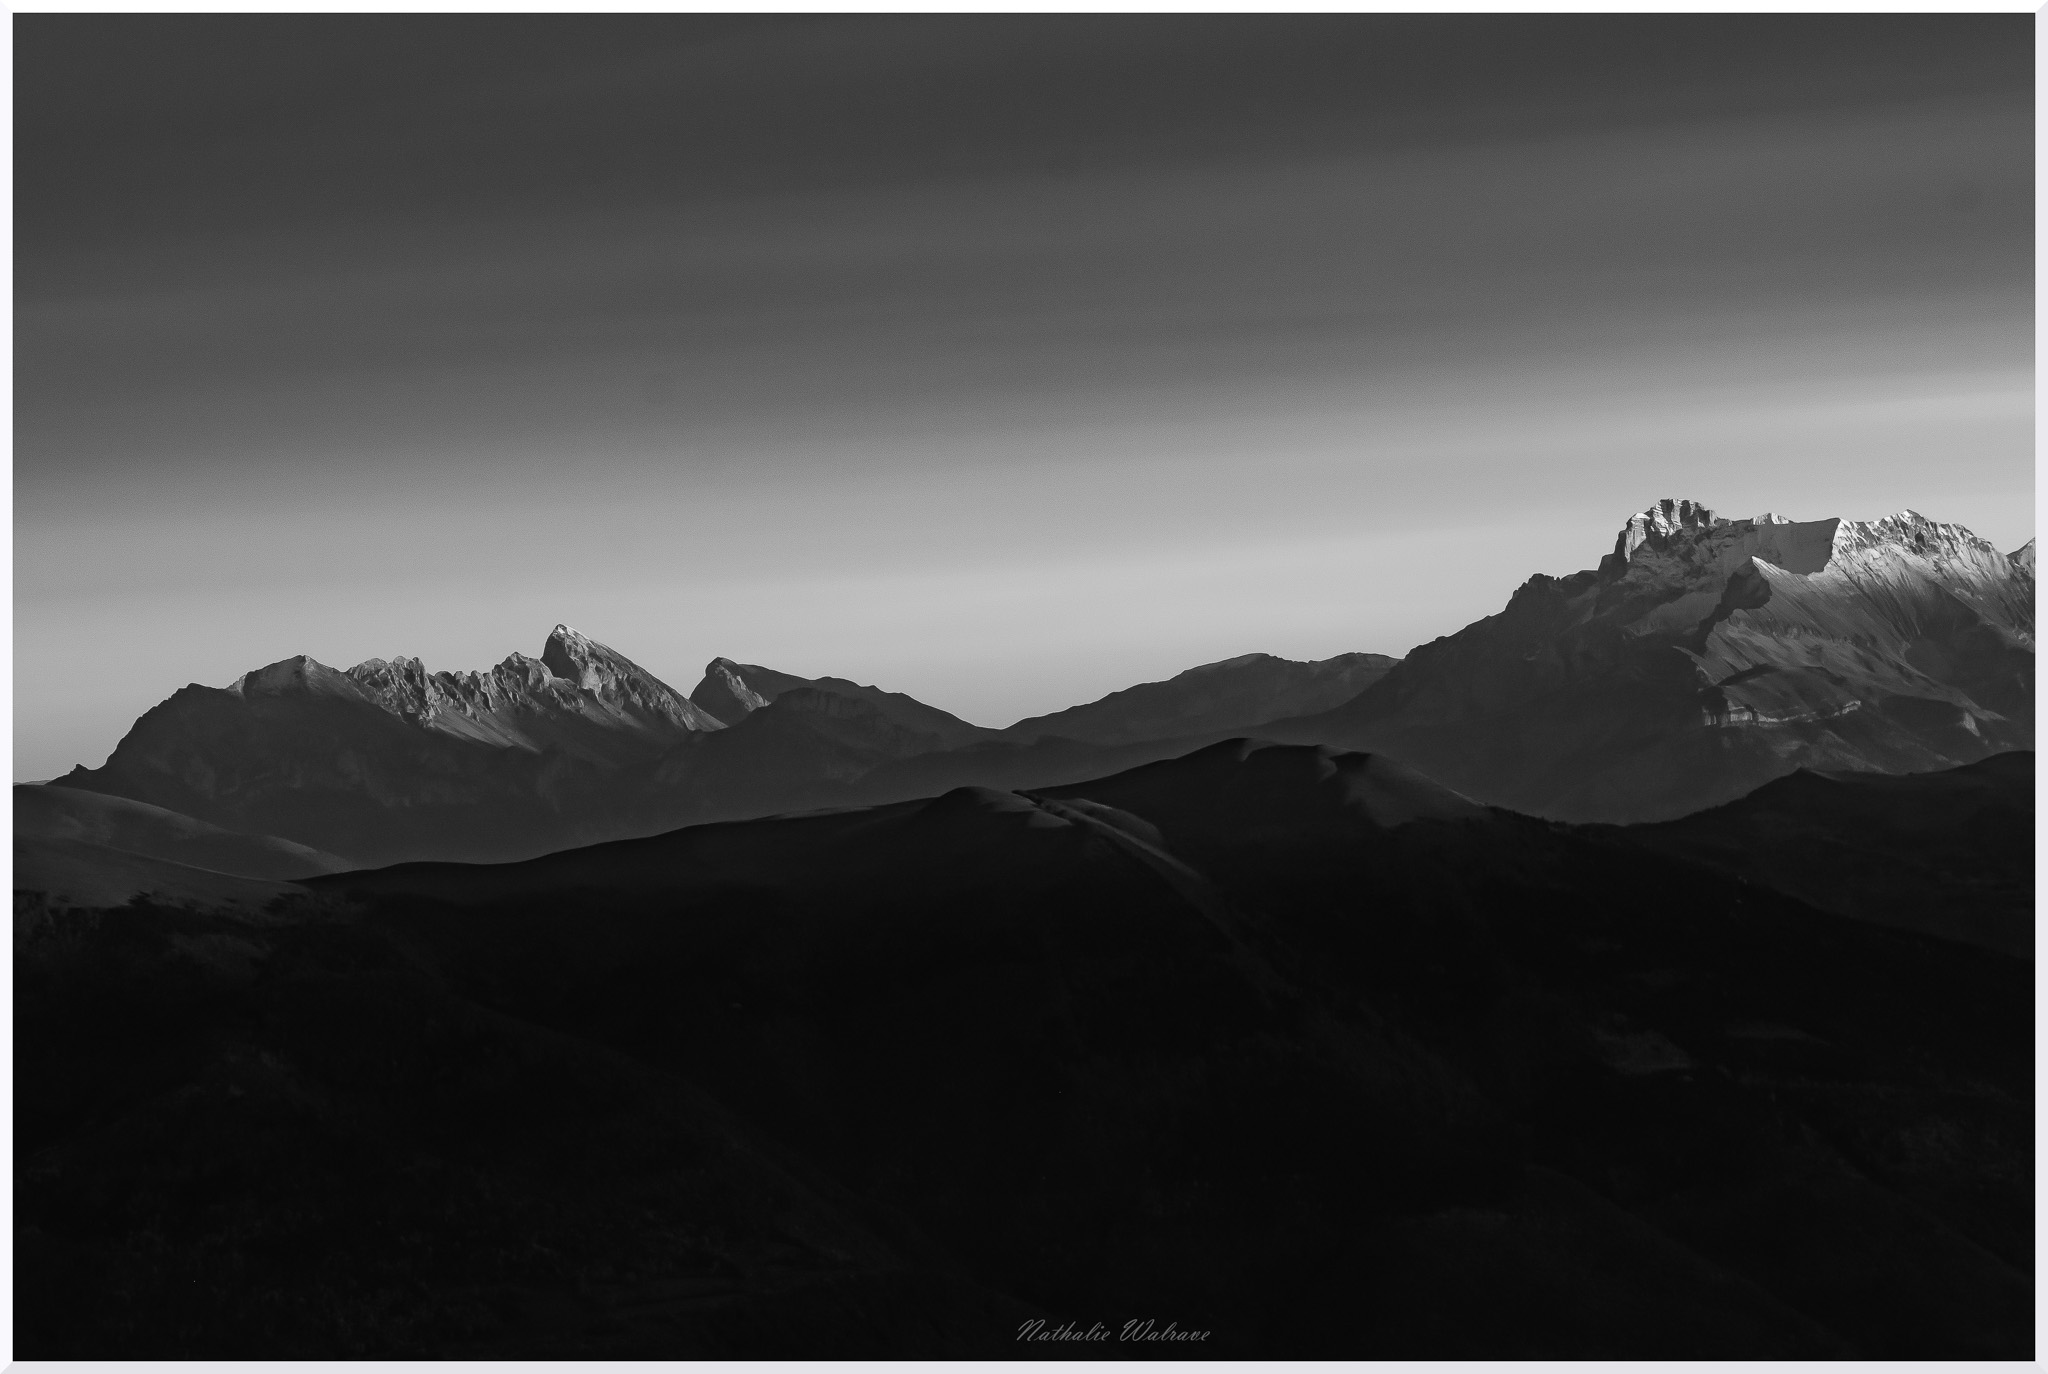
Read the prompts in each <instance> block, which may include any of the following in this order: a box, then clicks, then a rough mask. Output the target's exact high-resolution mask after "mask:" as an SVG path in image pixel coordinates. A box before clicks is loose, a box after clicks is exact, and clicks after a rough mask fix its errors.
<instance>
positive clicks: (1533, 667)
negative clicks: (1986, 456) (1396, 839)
mask: <svg viewBox="0 0 2048 1374" xmlns="http://www.w3.org/2000/svg"><path fill="white" fill-rule="evenodd" d="M2033 584H2034V579H2033V548H2032V545H2031V543H2030V544H2029V545H2028V546H2027V547H2026V548H2024V549H2022V550H2020V551H2018V552H2016V553H2015V554H2013V555H2011V556H2007V555H2005V554H2002V553H2000V552H1999V551H1998V550H1997V549H1996V548H1994V547H1992V546H1991V545H1990V544H1988V543H1986V542H1985V541H1984V540H1982V539H1979V538H1978V537H1977V536H1975V535H1973V534H1971V533H1970V532H1969V531H1968V530H1966V529H1963V528H1962V527H1960V526H1957V525H1951V524H1944V523H1941V522H1939V521H1934V520H1929V519H1928V518H1926V517H1925V516H1922V515H1919V514H1917V513H1915V512H1912V511H1905V512H1902V513H1900V514H1898V515H1895V516H1890V517H1887V518H1885V519H1882V520H1872V521H1849V520H1819V521H1791V520H1784V519H1780V518H1778V517H1775V516H1770V515H1764V516H1758V517H1756V518H1754V519H1736V520H1731V519H1724V518H1722V517H1720V516H1718V515H1716V514H1715V513H1714V512H1713V511H1711V510H1708V509H1707V508H1705V507H1703V506H1701V505H1699V504H1697V503H1695V502H1691V501H1675V500H1667V501H1662V502H1660V503H1658V504H1657V505H1655V506H1652V507H1651V508H1650V509H1648V510H1645V511H1643V512H1641V513H1639V514H1637V515H1634V516H1632V517H1630V519H1629V520H1628V522H1627V523H1626V524H1625V525H1624V526H1623V527H1622V529H1621V531H1620V533H1619V534H1618V535H1617V536H1616V539H1615V544H1614V549H1613V551H1612V552H1611V553H1609V554H1608V555H1607V556H1606V557H1605V558H1603V559H1602V560H1601V562H1600V565H1599V566H1598V568H1596V569H1593V570H1590V571H1587V572H1581V573H1575V574H1573V575H1572V576H1570V577H1563V578H1553V577H1546V576H1542V575H1538V576H1536V577H1532V578H1531V579H1529V581H1528V582H1527V583H1525V584H1524V585H1523V586H1522V587H1521V588H1520V589H1519V590H1518V591H1517V592H1516V593H1515V595H1514V596H1513V598H1512V599H1511V600H1510V601H1509V603H1508V605H1507V607H1506V609H1504V610H1503V611H1501V612H1500V614H1498V615H1495V616H1490V617H1488V618H1486V619H1485V620H1481V621H1478V622H1476V623H1474V624H1472V625H1470V626H1467V627H1466V628H1465V629H1463V630H1461V631H1459V632H1458V633H1457V634H1455V635H1451V636H1447V637H1446V638H1443V639H1439V640H1437V641H1435V642H1434V643H1432V644H1428V645H1424V646H1423V647H1421V648H1419V649H1417V650H1416V651H1415V652H1414V653H1413V654H1411V655H1410V656H1409V657H1408V659H1407V660H1405V661H1404V662H1403V663H1402V664H1401V666H1400V667H1398V668H1396V669H1394V670H1393V671H1392V672H1390V673H1389V674H1388V675H1387V676H1386V677H1385V679H1384V680H1382V681H1381V682H1379V683H1377V684H1375V685H1374V686H1372V687H1370V688H1368V689H1367V690H1366V691H1365V692H1363V693H1362V694H1361V695H1360V696H1359V697H1358V698H1357V699H1355V700H1354V701H1352V702H1351V703H1349V704H1347V705H1346V706H1344V707H1342V708H1340V709H1339V710H1337V711H1334V712H1331V713H1329V714H1328V715H1326V716H1324V717H1321V718H1319V719H1316V720H1313V721H1309V722H1292V723H1289V724H1288V725H1287V726H1285V727H1282V728H1281V729H1279V730H1276V731H1274V732H1272V733H1275V734H1278V735H1280V736H1282V737H1287V738H1316V739H1323V740H1328V741H1329V742H1332V743H1343V744H1346V745H1351V746H1359V747H1372V748H1379V749H1385V750H1387V751H1388V752H1390V753H1393V754H1394V755H1395V756H1397V757H1400V758H1403V759H1406V760H1407V761H1409V762H1411V763H1413V764H1414V765H1415V766H1417V767H1419V768H1421V769H1423V770H1424V771H1425V772H1428V773H1430V774H1431V775H1432V776H1435V777H1438V778H1440V779H1442V780H1443V781H1445V782H1447V783H1449V784H1450V785H1452V786H1454V787H1458V788H1460V789H1461V790H1464V791H1467V792H1470V793H1471V794H1472V795H1474V796H1477V797H1480V798H1482V799H1484V800H1487V801H1490V802H1495V803H1498V804H1501V805H1505V806H1511V807H1515V808H1517V809H1520V810H1525V811H1530V812H1533V813H1536V814H1541V815H1549V816H1553V817H1556V818H1558V819H1570V820H1602V821H1635V820H1645V819H1662V818H1665V817H1669V816H1676V815H1681V814H1684V813H1686V812H1688V811H1692V810H1697V809H1699V808H1700V807H1702V806H1708V805H1714V804H1717V803H1719V802H1722V801H1726V800H1729V799H1730V798H1732V797H1735V796H1738V795H1740V794H1741V793H1743V792H1745V791H1747V790H1749V789H1751V788H1753V787H1755V786H1757V785H1759V784H1761V783H1762V782H1765V781H1767V780H1769V779H1770V778H1773V777H1776V776H1779V775H1781V774H1784V773H1787V772H1790V771H1791V770H1792V769H1793V768H1795V767H1800V766H1807V767H1828V768H1850V769H1867V770H1873V771H1880V772H1907V771H1920V770H1926V769H1932V768H1941V767H1948V766H1953V765H1956V764H1962V763H1969V762H1973V761H1975V760H1976V759H1979V758H1982V757H1984V756H1986V755H1987V754H1990V753H1994V752H1998V751H2000V750H2005V749H2030V748H2032V747H2033V657H2034V655H2033V645H2034V604H2033V593H2034V585H2033Z"/></svg>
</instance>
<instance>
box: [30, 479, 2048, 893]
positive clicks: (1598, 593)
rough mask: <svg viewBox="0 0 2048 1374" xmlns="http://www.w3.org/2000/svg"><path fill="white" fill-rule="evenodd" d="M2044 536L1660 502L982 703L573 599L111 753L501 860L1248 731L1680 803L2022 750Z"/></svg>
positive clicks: (1510, 795) (301, 831) (234, 687)
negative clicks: (820, 666)
mask: <svg viewBox="0 0 2048 1374" xmlns="http://www.w3.org/2000/svg"><path fill="white" fill-rule="evenodd" d="M2033 568H2034V549H2033V544H2032V543H2031V542H2029V543H2028V544H2027V545H2026V546H2025V547H2024V548H2023V549H2020V550H2018V551H2016V552H2014V553H2013V554H2011V555H2006V554H2002V553H2000V552H1999V551H1998V550H1997V549H1995V548H1993V547H1992V546H1991V545H1989V544H1987V543H1986V542H1984V541H1983V540H1981V539H1978V538H1977V537H1976V536H1974V535H1972V534H1971V533H1970V532H1969V531H1967V530H1964V529H1962V528H1961V527H1959V526H1955V525H1950V524H1943V523H1940V522H1936V521H1932V520H1928V519H1926V518H1924V517H1922V516H1919V515H1917V514H1915V513H1913V512H1910V511H1908V512H1904V513H1902V514H1900V515H1897V516H1892V517H1888V518H1886V519H1882V520H1876V521H1867V522H1859V521H1843V520H1822V521H1806V522H1797V521H1789V520H1782V519H1778V518H1775V517H1772V516H1768V515H1767V516H1761V517H1757V518H1755V519H1740V520H1729V519H1724V518H1722V517H1720V516H1717V515H1715V514H1714V513H1713V512H1712V511H1709V510H1707V509H1705V508H1703V507H1701V506H1699V505H1697V504H1695V503H1693V502H1690V501H1678V500H1667V501H1663V502H1660V503H1658V504H1657V505H1655V506H1652V507H1650V508H1649V509H1647V510H1645V511H1643V512H1641V513H1639V514H1637V515H1635V516H1632V517H1631V518H1630V519H1629V520H1628V521H1627V522H1626V523H1625V525H1624V526H1623V528H1622V530H1621V531H1620V533H1619V534H1618V536H1617V537H1616V540H1615V544H1614V548H1613V550H1612V552H1610V553H1609V554H1607V555H1606V556H1605V557H1604V558H1602V559H1601V560H1600V561H1599V564H1598V566H1597V567H1595V568H1593V569H1590V570H1587V571H1584V572H1580V573H1575V574H1572V575H1571V576H1568V577H1562V578H1559V577H1550V576H1545V575H1541V574H1539V575H1537V576H1535V577H1532V578H1530V579H1529V580H1528V581H1527V582H1526V583H1525V584H1524V585H1523V586H1522V587H1521V588H1520V589H1519V590H1518V591H1516V592H1515V594H1514V595H1513V596H1512V597H1511V598H1510V599H1509V602H1508V604H1507V606H1506V608H1505V609H1504V610H1502V611H1501V612H1500V613H1499V614H1497V615H1493V616H1489V617H1487V618H1486V619H1483V620H1480V621H1478V622H1476V623H1474V624H1472V625H1469V626H1467V627H1466V628H1464V629H1463V630H1460V631H1458V632H1457V633H1456V634H1453V635H1449V636H1446V637H1444V638H1442V639H1438V640H1436V641H1433V642H1432V643H1429V644H1425V645H1422V646H1421V647H1419V648H1417V649H1415V650H1414V651H1413V652H1411V653H1410V654H1409V655H1408V656H1407V657H1406V658H1404V659H1400V660H1395V659H1393V658H1389V657H1386V656H1384V655H1379V654H1367V653H1353V654H1345V655H1340V656H1339V657H1337V658H1333V659H1328V660H1323V661H1321V662H1308V663H1302V662H1295V661H1291V660H1287V659H1281V658H1276V657H1273V656H1271V655H1267V654H1250V655H1245V656H1243V657H1240V658H1234V659H1228V660H1225V661H1222V662H1219V663H1212V664H1206V665H1203V666H1201V667H1197V668H1193V669H1190V670H1188V671H1187V672H1184V673H1181V674H1179V675H1178V676H1176V677H1173V678H1171V679H1168V680H1166V681H1163V682H1153V683H1145V684H1140V685H1138V686H1135V687H1132V688H1129V689H1127V690H1124V691H1120V692H1114V693H1111V694H1110V695H1109V696H1106V697H1104V698H1102V699H1101V700H1099V701H1095V702H1092V703H1088V704H1085V705H1080V706H1075V707H1071V708H1068V709H1067V710H1064V711H1059V712H1054V713H1052V714H1050V715H1044V716H1037V717H1032V718H1030V719H1027V720H1022V721H1019V722H1017V723H1015V724H1013V725H1011V726H1008V727H1006V728H1003V729H992V728H986V727H981V726H977V725H973V724H971V723H969V722H967V721H964V720H961V719H960V718H959V717H957V716H954V715H951V714H949V713H947V712H945V711H942V710H940V709H938V708H936V707H933V706H929V705H926V704H925V703H923V702H919V701H917V700H915V699H913V698H911V697H909V696H906V695H903V694H902V693H898V692H889V691H884V690H882V689H880V688H876V687H870V686H862V685H859V684H856V683H853V682H850V681H848V680H845V679H842V678H834V677H822V678H802V677H798V676H795V675H793V674H789V673H784V672H779V671H776V670H774V669H770V668H766V667H762V666H759V665H754V664H741V663H736V662H733V661H732V660H730V659H724V658H719V659H714V660H713V661H712V662H711V663H710V664H708V665H707V666H706V669H705V672H704V677H703V679H702V681H700V682H699V683H698V684H697V686H696V687H695V688H694V689H693V690H692V691H691V692H690V693H689V694H688V695H685V694H683V693H682V692H680V691H677V690H676V689H675V688H673V687H670V686H669V685H668V684H666V683H663V682H662V681H660V680H659V679H658V678H656V677H655V676H654V675H653V674H652V673H650V672H648V671H647V670H646V669H644V668H642V667H640V666H639V665H638V664H636V663H634V662H633V661H632V660H630V659H628V658H626V657H625V656H624V655H623V654H620V653H619V652H617V651H616V650H614V649H611V648H609V647H607V646H605V645H603V644H599V643H596V642H594V641H592V640H590V639H588V638H587V637H585V636H583V635H581V634H578V633H577V632H576V631H574V630H572V629H570V628H569V627H567V626H561V625H558V626H556V627H555V629H554V631H553V632H552V633H551V634H550V635H549V636H548V637H547V639H546V642H545V644H544V645H543V647H542V650H541V654H540V656H539V657H538V658H529V657H527V656H526V655H524V654H513V655H512V656H511V657H509V658H507V659H506V660H505V661H504V662H503V663H500V664H499V665H498V666H497V667H495V668H493V669H491V670H489V671H488V672H484V673H474V672H461V673H455V672H428V671H427V670H426V668H425V667H424V666H423V665H422V664H421V663H420V661H419V660H418V659H415V658H397V659H393V660H389V661H386V660H381V659H372V660H370V661H369V662H366V663H361V664H358V665H356V666H355V667H353V668H350V669H348V670H346V671H338V670H335V669H332V668H328V667H327V666H325V665H323V664H320V663H317V662H315V661H313V660H311V659H308V658H305V657H303V656H301V657H297V658H290V659H286V660H283V661H281V662H279V663H274V664H271V665H269V666H268V667H265V668H261V669H258V670H256V671H253V672H250V673H247V674H245V675H244V676H242V677H241V678H239V679H237V680H236V681H235V682H234V683H232V684H230V685H229V686H227V687H225V688H210V687H203V686H199V685H197V684H195V685H192V686H188V687H186V688H184V689H182V690H181V691H179V692H177V693H176V694H174V695H173V696H172V697H170V698H169V699H168V700H167V701H165V702H163V703H162V704H161V705H159V706H157V707H155V708H154V709H152V710H151V711H149V712H148V713H146V714H145V715H144V716H143V717H142V718H141V719H139V720H138V721H137V722H136V723H135V725H134V727H133V728H132V729H131V730H130V731H129V733H128V735H127V736H126V737H125V738H123V739H122V740H121V742H120V744H119V745H118V746H117V747H116V748H115V750H114V751H113V753H112V755H111V756H110V757H109V758H108V760H107V761H106V763H105V764H104V765H102V766H101V767H99V768H94V769H88V768H84V767H79V768H76V769H74V770H73V771H72V772H71V773H69V774H67V775H66V776H64V777H63V778H61V779H58V780H57V785H59V786H62V787H68V788H73V789H81V790H87V791H94V792H100V793H103V794H106V795H110V796H118V797H125V798H128V799H130V800H134V801H139V802H143V803H146V804H148V805H152V806H156V807H160V808H163V809H165V810H169V811H174V812H178V813H181V814H183V815H186V816H190V817H192V818H194V819H195V820H198V821H201V822H204V823H207V824H211V825H215V826H219V827H223V828H225V829H229V830H234V831H239V832H246V833H256V834H268V835H274V836H278V837H282V838H284V839H287V840H290V841H292V842H295V843H299V844H303V845H307V846H310V847H313V848H315V849H318V850H321V851H323V852H327V853H332V854H337V855H341V856H344V857H345V858H347V859H348V860H349V861H351V862H353V863H358V864H381V863H390V862H397V861H402V860H410V859H427V858H444V859H463V860H471V861H499V860H507V859H516V858H521V857H526V856H529V855H533V854H538V853H543V852H546V851H547V850H550V849H557V848H564V847H569V846H573V845H578V844H587V843H594V842H598V841H603V840H608V839H614V838H622V837H626V836H632V835H640V834H653V833H658V832H660V831H662V830H666V829H673V828H675V827H676V826H680V825H688V824H701V823H706V822H711V821H719V820H730V819H741V818H745V817H748V816H758V815H768V814H776V813H783V812H795V811H804V810H812V809H817V808H820V807H830V806H853V805H874V804H880V803H885V802H889V801H895V800H900V799H905V798H910V797H917V796H930V795H934V794H936V793H938V792H943V791H946V790H948V789H950V788H953V787H959V786H992V787H997V788H1017V787H1024V788H1032V787H1044V786H1051V785H1054V784H1057V783H1060V782H1064V781H1069V780H1072V779H1074V778H1077V777H1084V776H1087V775H1089V774H1090V773H1097V774H1099V773H1105V772H1111V771H1115V770H1117V769H1119V768H1126V767H1131V766H1134V765H1137V764H1141V763H1146V762H1151V761H1155V760H1158V759H1163V758H1168V757H1173V756H1175V755H1178V754H1182V753H1185V752H1187V751H1188V750H1190V749H1194V748H1199V747H1201V746H1202V745H1205V744H1208V743H1213V742H1215V741H1216V740H1219V739H1223V738H1228V737H1230V736H1233V735H1238V734H1257V735H1260V736H1262V737H1265V738H1270V739H1274V740H1276V741H1284V742H1292V743H1305V744H1329V745H1333V746H1336V747H1341V748H1346V749H1364V750H1370V751H1372V752H1375V753H1381V754H1386V755H1390V756H1392V757H1396V758H1399V759H1402V760H1404V761H1405V762H1407V763H1409V764H1411V765H1412V766H1414V767H1416V768H1418V769H1420V770H1421V771H1423V772H1424V773H1426V774H1428V775H1429V776H1431V777H1433V778H1436V779H1438V780H1440V781H1442V782H1444V783H1446V784H1448V785H1450V786H1452V787H1455V788H1457V789H1458V790H1460V791H1461V792H1464V793H1465V794H1467V795H1470V796H1472V797H1474V798H1476V799H1479V800H1481V801H1484V802H1486V803H1489V804H1495V805H1502V806H1507V807H1510V808H1512V809H1515V810H1518V811H1521V812H1524V813H1526V814H1531V815H1536V816H1543V817H1548V818H1552V819H1558V820H1568V821H1575V822H1595V821H1597V822H1609V823H1630V822H1640V821H1648V820H1666V819H1674V818H1676V817H1678V816H1681V815H1685V814H1688V813H1690V812H1693V811H1698V810H1701V809H1703V808H1705V807H1709V806H1713V805H1716V804H1719V803H1721V802H1725V801H1729V800H1732V799H1734V798H1736V797H1738V796H1741V795H1743V794H1744V793H1746V792H1748V791H1750V790H1751V789H1753V788H1755V787H1757V786H1759V785H1761V784H1762V783H1764V782H1767V781H1769V780H1770V779H1772V778H1774V777H1780V776H1783V775H1785V774H1787V773H1790V772H1792V771H1793V770H1795V769H1798V768H1802V767H1803V768H1808V769H1817V770H1823V771H1826V770H1833V771H1844V770H1846V771H1866V772H1885V773H1897V772H1905V771H1924V770H1928V769H1936V768H1943V767H1951V766H1955V765H1959V764H1964V763H1970V762H1974V761H1975V760H1977V759H1980V758H1984V757H1988V756H1990V755H1992V754H1995V753H1999V752H2003V751H2009V750H2015V749H2027V748H2031V747H2032V742H2033V627H2034V619H2033V590H2034V572H2033Z"/></svg>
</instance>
